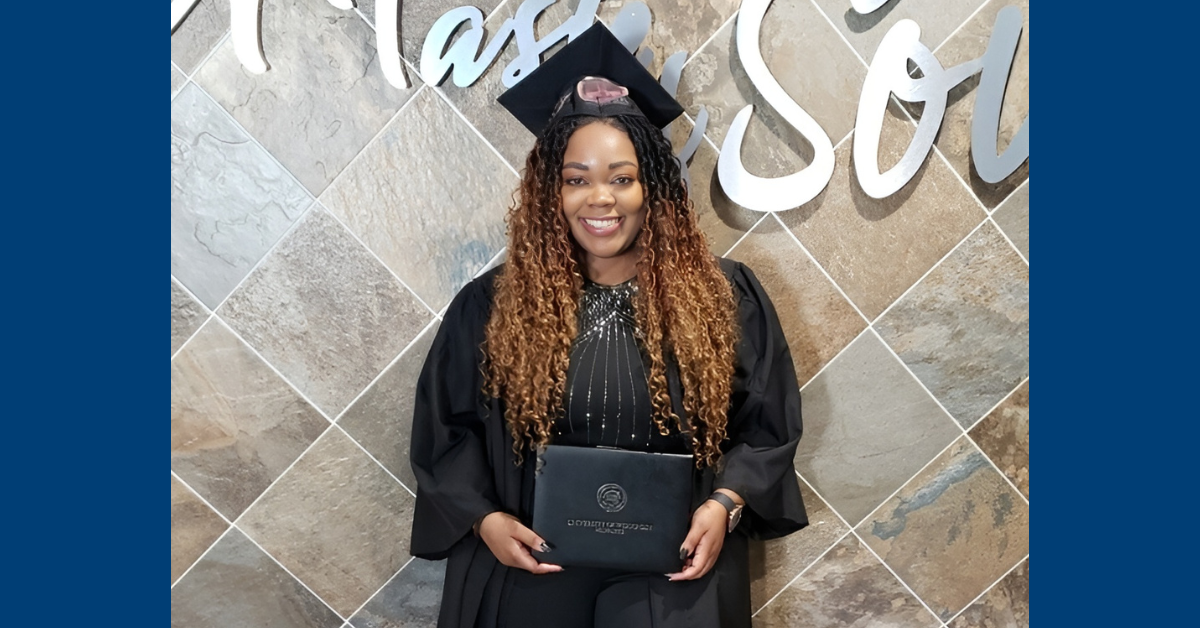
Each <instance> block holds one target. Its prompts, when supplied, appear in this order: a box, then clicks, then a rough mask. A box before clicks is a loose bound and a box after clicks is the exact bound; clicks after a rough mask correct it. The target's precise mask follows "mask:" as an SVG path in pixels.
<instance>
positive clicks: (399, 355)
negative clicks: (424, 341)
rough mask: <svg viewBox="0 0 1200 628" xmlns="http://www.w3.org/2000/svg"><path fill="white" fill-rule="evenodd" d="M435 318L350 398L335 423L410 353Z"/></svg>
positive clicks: (431, 325)
mask: <svg viewBox="0 0 1200 628" xmlns="http://www.w3.org/2000/svg"><path fill="white" fill-rule="evenodd" d="M435 320H436V319H431V320H430V321H429V322H428V323H425V326H424V327H422V328H421V331H419V332H417V335H416V336H413V338H412V340H409V341H408V344H406V345H404V348H403V349H401V350H400V353H397V354H396V357H394V358H392V360H391V361H390V362H388V363H387V365H385V366H384V367H383V369H382V370H380V371H379V372H378V373H376V374H375V377H373V378H371V381H370V383H368V384H367V385H366V386H364V387H363V389H362V390H360V391H359V392H358V394H357V395H354V398H353V399H351V400H350V403H348V404H346V407H345V408H342V411H341V412H339V413H338V414H337V416H335V417H334V418H333V422H334V423H337V422H338V421H341V420H342V417H343V416H345V415H346V411H347V410H349V409H350V408H353V407H354V404H356V403H358V400H359V399H361V398H362V396H363V395H365V394H366V393H367V391H368V390H371V387H372V386H374V385H375V382H378V381H379V380H380V378H382V377H383V374H384V373H387V372H388V369H390V368H392V367H393V366H395V365H396V363H397V362H399V361H400V358H402V357H404V354H405V353H408V350H409V349H411V348H412V346H413V345H415V344H416V343H417V341H418V340H420V339H421V336H424V335H425V333H426V332H428V331H429V330H430V328H432V327H433V325H434V322H435Z"/></svg>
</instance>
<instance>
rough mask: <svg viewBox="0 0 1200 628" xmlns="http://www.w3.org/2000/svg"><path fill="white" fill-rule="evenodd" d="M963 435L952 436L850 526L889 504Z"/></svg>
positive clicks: (862, 521)
mask: <svg viewBox="0 0 1200 628" xmlns="http://www.w3.org/2000/svg"><path fill="white" fill-rule="evenodd" d="M961 437H962V435H961V434H960V435H958V436H955V437H954V438H951V439H950V442H949V443H946V446H945V447H942V449H941V450H940V451H938V452H937V453H936V454H934V455H933V456H931V457H930V458H929V461H928V462H926V463H925V464H923V465H921V468H920V469H917V471H916V472H915V473H913V474H912V475H910V476H909V477H908V479H907V480H904V481H903V482H901V483H900V486H898V487H897V488H896V490H894V491H892V492H891V494H890V495H888V496H887V497H885V498H883V499H882V500H880V501H879V503H878V504H876V505H875V507H874V508H872V509H871V511H870V512H868V513H867V514H865V515H863V518H862V519H860V520H859V521H858V523H855V524H854V525H853V526H850V527H852V528H854V527H858V526H860V525H862V524H863V523H864V522H866V521H867V520H868V519H870V518H871V515H873V514H875V513H876V512H878V511H879V509H880V508H883V506H884V505H885V504H887V503H888V502H889V501H891V499H892V498H893V497H895V496H896V495H899V494H900V491H902V490H904V487H906V486H908V485H909V484H911V483H912V481H913V480H915V479H916V478H917V476H919V475H921V474H922V473H924V472H925V470H926V469H928V468H929V467H930V465H932V464H933V463H934V461H936V460H937V459H938V458H941V457H942V454H945V453H946V452H947V451H949V450H950V448H951V447H953V446H954V443H957V442H958V441H959V440H960V439H961Z"/></svg>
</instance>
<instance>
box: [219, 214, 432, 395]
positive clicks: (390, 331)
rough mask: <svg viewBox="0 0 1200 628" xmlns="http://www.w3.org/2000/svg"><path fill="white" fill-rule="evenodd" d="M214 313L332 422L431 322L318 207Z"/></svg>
mask: <svg viewBox="0 0 1200 628" xmlns="http://www.w3.org/2000/svg"><path fill="white" fill-rule="evenodd" d="M217 313H218V315H220V316H221V317H222V318H224V319H225V320H227V321H229V323H230V325H231V326H232V327H233V328H234V329H236V330H237V331H238V333H239V334H241V335H242V337H243V338H245V339H246V341H247V342H249V343H250V344H251V345H252V346H253V347H254V348H255V349H257V350H258V351H259V353H261V354H262V355H263V357H264V358H266V359H267V360H268V361H270V362H271V364H272V365H274V366H275V367H276V368H277V369H279V372H280V373H282V374H283V375H284V377H287V378H288V381H289V382H291V383H292V384H293V385H294V386H296V387H297V388H298V389H299V390H300V391H301V392H302V393H304V395H305V396H306V397H308V398H309V399H310V400H312V402H313V403H315V404H317V406H318V407H320V408H321V409H322V410H323V411H325V414H326V415H327V416H329V417H331V418H333V417H336V416H337V415H338V414H339V413H340V412H341V411H342V410H343V409H344V408H345V407H346V406H347V405H349V403H350V402H351V401H352V400H353V399H354V398H355V397H357V396H358V394H359V393H360V392H362V390H363V389H364V388H366V387H367V385H368V384H370V383H371V380H373V379H375V376H376V375H378V374H379V373H380V371H382V370H383V368H384V367H385V366H387V365H388V364H389V363H390V362H391V361H392V360H393V359H394V358H395V357H396V356H397V355H399V354H400V352H401V351H402V350H403V349H404V347H406V346H407V345H408V343H409V341H410V340H412V339H413V338H415V337H416V336H417V334H418V333H420V331H421V329H423V328H424V327H425V325H426V323H428V322H429V321H430V320H431V319H432V318H433V315H432V314H431V313H430V312H429V310H428V309H426V308H425V307H424V306H422V305H421V304H420V302H419V301H417V299H416V298H415V297H413V296H412V294H411V293H410V292H408V291H407V290H405V289H404V287H403V286H401V285H400V283H399V282H398V281H396V279H395V277H393V276H392V275H391V274H390V273H388V271H387V269H386V268H384V266H383V265H382V264H380V263H379V261H378V260H376V259H375V258H374V257H372V256H371V254H370V253H369V252H368V251H367V250H366V249H364V248H363V246H362V245H361V244H359V243H358V241H356V240H355V239H354V238H353V236H351V235H350V233H349V232H347V231H346V229H345V227H343V226H342V225H341V224H339V223H338V222H337V221H336V220H334V218H333V217H332V216H330V215H329V214H328V213H327V212H326V211H325V210H324V209H323V208H320V207H319V206H318V208H316V209H314V211H313V212H311V213H310V214H309V215H308V216H306V217H305V219H304V221H303V222H302V223H301V224H300V225H297V227H296V229H295V230H293V231H292V232H291V233H290V234H288V237H287V238H286V239H285V240H284V241H283V242H281V243H280V244H279V246H278V247H277V248H276V250H275V251H274V252H273V253H272V255H271V256H270V257H269V258H268V259H266V260H264V262H263V263H262V265H261V266H259V267H258V269H257V270H256V271H255V272H254V273H253V274H252V275H251V276H250V277H248V278H247V279H246V282H245V283H244V284H243V285H242V286H241V288H240V289H239V290H238V291H237V292H236V293H234V294H233V295H232V296H230V297H229V300H227V301H226V302H225V304H224V305H222V306H221V309H220V310H219V311H218V312H217Z"/></svg>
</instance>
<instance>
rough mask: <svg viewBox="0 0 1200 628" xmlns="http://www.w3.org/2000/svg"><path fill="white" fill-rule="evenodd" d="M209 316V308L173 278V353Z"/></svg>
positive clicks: (173, 353)
mask: <svg viewBox="0 0 1200 628" xmlns="http://www.w3.org/2000/svg"><path fill="white" fill-rule="evenodd" d="M207 318H208V310H207V309H206V308H205V307H204V306H203V305H201V304H200V303H198V302H197V301H196V300H195V299H193V298H192V297H191V295H189V294H188V293H187V290H184V288H183V286H182V285H180V284H179V282H178V281H176V280H175V278H174V277H172V278H171V355H175V352H176V351H178V350H179V347H182V346H183V343H185V342H187V339H188V338H191V336H192V334H194V333H196V330H197V329H200V325H203V324H204V321H205V319H207Z"/></svg>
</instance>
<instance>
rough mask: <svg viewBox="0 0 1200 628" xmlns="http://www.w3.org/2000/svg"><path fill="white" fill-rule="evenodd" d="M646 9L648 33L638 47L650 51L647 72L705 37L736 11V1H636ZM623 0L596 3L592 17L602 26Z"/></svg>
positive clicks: (657, 71)
mask: <svg viewBox="0 0 1200 628" xmlns="http://www.w3.org/2000/svg"><path fill="white" fill-rule="evenodd" d="M639 1H640V2H641V3H642V4H644V5H646V6H647V7H649V8H650V32H649V33H648V34H647V35H646V39H645V40H644V41H643V42H642V48H648V49H650V50H653V51H654V61H653V63H651V64H650V68H649V69H650V73H651V74H653V75H654V76H659V75H660V74H662V65H663V62H664V61H666V59H667V57H670V56H671V55H673V54H675V53H677V52H686V53H688V55H691V54H692V53H694V52H696V50H697V49H698V48H699V47H700V45H701V44H703V43H704V42H705V41H707V40H708V38H709V37H711V36H712V35H713V33H715V32H717V29H719V28H721V25H722V24H724V23H725V22H726V20H728V19H729V17H730V16H732V15H733V14H734V12H735V11H737V10H738V6H739V4H740V2H738V0H639ZM628 4H629V2H626V1H625V0H606V1H605V2H601V3H600V7H599V8H598V9H597V10H596V16H597V17H599V18H600V21H601V22H604V23H605V24H606V25H612V23H613V20H614V19H615V18H616V17H617V15H618V14H620V12H621V10H622V9H624V8H625V6H626V5H628Z"/></svg>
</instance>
